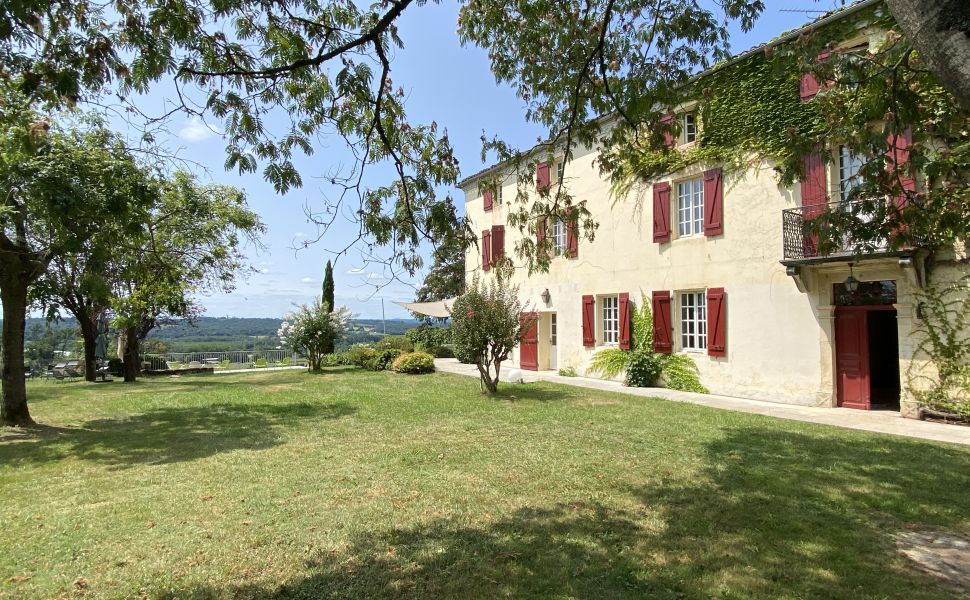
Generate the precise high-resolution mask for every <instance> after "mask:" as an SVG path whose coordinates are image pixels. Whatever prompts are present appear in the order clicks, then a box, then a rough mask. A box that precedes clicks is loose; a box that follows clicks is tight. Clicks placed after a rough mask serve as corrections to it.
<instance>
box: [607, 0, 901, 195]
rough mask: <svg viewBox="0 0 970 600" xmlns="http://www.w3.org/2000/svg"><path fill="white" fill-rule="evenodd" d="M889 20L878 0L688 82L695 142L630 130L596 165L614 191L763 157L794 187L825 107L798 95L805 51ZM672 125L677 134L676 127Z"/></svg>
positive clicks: (821, 129)
mask: <svg viewBox="0 0 970 600" xmlns="http://www.w3.org/2000/svg"><path fill="white" fill-rule="evenodd" d="M891 25H892V20H891V18H889V17H888V16H887V14H886V13H885V11H884V10H883V9H882V7H880V6H876V7H873V8H870V9H867V10H865V11H862V12H860V13H859V14H857V15H856V16H855V18H853V19H848V20H845V21H837V22H836V23H833V24H831V25H828V26H826V27H824V28H823V29H821V30H820V31H818V32H815V34H814V35H812V36H808V37H804V38H800V39H799V40H796V41H794V42H791V43H788V44H785V45H782V46H780V47H774V48H772V47H769V48H766V49H765V50H764V52H762V53H761V54H756V55H753V56H750V57H748V58H746V59H744V60H742V61H740V62H737V63H733V64H731V63H728V64H725V65H724V66H723V67H721V68H715V69H714V70H713V71H712V72H710V73H708V74H706V75H704V76H703V77H702V78H700V79H697V80H695V81H693V82H692V83H691V84H689V85H688V86H686V87H685V88H684V90H683V93H682V98H683V100H684V102H692V101H696V102H697V108H696V109H695V111H697V112H698V114H699V117H700V131H699V133H698V139H697V142H696V144H695V145H693V146H692V147H689V148H687V149H686V150H683V151H681V150H678V149H676V148H667V147H665V146H663V145H662V144H660V143H658V142H659V141H661V140H662V137H661V136H658V135H649V136H648V135H643V134H642V132H637V133H632V132H630V131H624V132H622V133H621V134H620V135H619V136H617V135H614V136H613V137H612V138H610V139H608V140H606V149H605V151H604V152H603V153H602V155H601V157H600V168H601V171H602V172H603V173H604V174H605V175H607V176H609V178H610V182H611V185H612V192H613V194H614V197H617V198H620V197H622V196H623V195H625V194H626V193H628V192H630V191H631V189H633V187H634V186H635V185H636V184H637V183H639V182H644V181H653V180H656V179H658V178H660V177H663V176H664V175H667V174H669V173H673V172H676V171H679V170H681V169H683V168H685V167H687V166H690V165H693V164H705V163H715V162H716V163H720V164H723V165H725V166H727V167H729V168H731V167H736V168H740V167H743V166H745V165H747V164H751V163H756V162H760V161H761V160H762V159H765V158H769V159H772V160H773V161H774V162H775V169H776V172H777V174H778V178H779V183H781V184H782V185H786V186H790V185H793V184H794V183H795V182H797V181H798V180H799V179H800V178H801V176H802V169H803V166H802V157H803V156H804V155H806V154H808V153H810V152H811V151H812V150H813V147H814V145H815V144H816V141H817V140H818V139H820V138H823V137H824V136H825V134H826V131H827V129H828V126H829V124H828V122H827V118H826V116H825V114H826V112H827V110H829V109H830V108H831V107H829V106H822V105H821V103H819V102H802V101H801V98H800V95H799V82H800V79H801V74H802V72H803V71H805V70H807V69H810V68H814V67H815V66H816V65H811V64H807V61H806V59H805V57H806V56H817V55H818V53H819V52H821V51H822V50H824V49H825V47H826V45H827V44H828V43H829V42H830V41H832V40H839V41H841V40H844V39H847V38H850V37H851V36H853V35H855V34H856V33H857V32H858V31H859V30H860V29H862V28H865V27H868V26H878V27H882V28H889V27H891ZM675 123H676V120H675ZM654 125H655V126H654V128H653V129H658V128H662V127H663V126H662V125H659V124H654ZM673 128H674V131H673V132H674V134H675V135H676V134H677V133H678V131H677V125H676V124H675V125H674V126H673Z"/></svg>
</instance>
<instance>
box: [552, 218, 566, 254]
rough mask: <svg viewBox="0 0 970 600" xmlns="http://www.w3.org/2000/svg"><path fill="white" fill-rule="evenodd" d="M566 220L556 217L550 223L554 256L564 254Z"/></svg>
mask: <svg viewBox="0 0 970 600" xmlns="http://www.w3.org/2000/svg"><path fill="white" fill-rule="evenodd" d="M566 243H567V241H566V222H565V221H563V220H562V219H556V220H555V221H553V224H552V247H553V251H554V253H555V255H556V256H563V255H565V254H566Z"/></svg>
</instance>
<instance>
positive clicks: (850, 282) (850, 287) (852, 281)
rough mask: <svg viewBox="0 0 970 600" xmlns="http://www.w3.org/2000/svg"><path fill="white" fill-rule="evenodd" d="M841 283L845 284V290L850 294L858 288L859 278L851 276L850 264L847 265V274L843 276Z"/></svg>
mask: <svg viewBox="0 0 970 600" xmlns="http://www.w3.org/2000/svg"><path fill="white" fill-rule="evenodd" d="M842 285H844V286H845V289H846V291H847V292H849V293H850V294H854V293H855V292H856V290H858V289H859V280H858V279H856V278H855V277H853V276H852V265H849V276H848V277H846V278H845V281H844V282H842Z"/></svg>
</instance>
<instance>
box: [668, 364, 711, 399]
mask: <svg viewBox="0 0 970 600" xmlns="http://www.w3.org/2000/svg"><path fill="white" fill-rule="evenodd" d="M661 356H662V357H663V358H662V359H661V361H662V367H663V375H662V377H661V380H662V381H663V384H664V387H666V388H669V389H672V390H680V391H682V392H697V393H698V394H706V393H708V390H707V388H706V387H704V386H703V385H702V384H701V380H700V377H698V375H699V372H698V370H697V363H695V362H694V359H692V358H691V357H689V356H687V355H686V354H663V355H661Z"/></svg>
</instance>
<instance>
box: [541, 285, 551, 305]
mask: <svg viewBox="0 0 970 600" xmlns="http://www.w3.org/2000/svg"><path fill="white" fill-rule="evenodd" d="M541 297H542V301H543V302H545V303H546V304H549V301H550V300H552V294H550V293H549V288H546V289H545V290H543V291H542V295H541Z"/></svg>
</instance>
